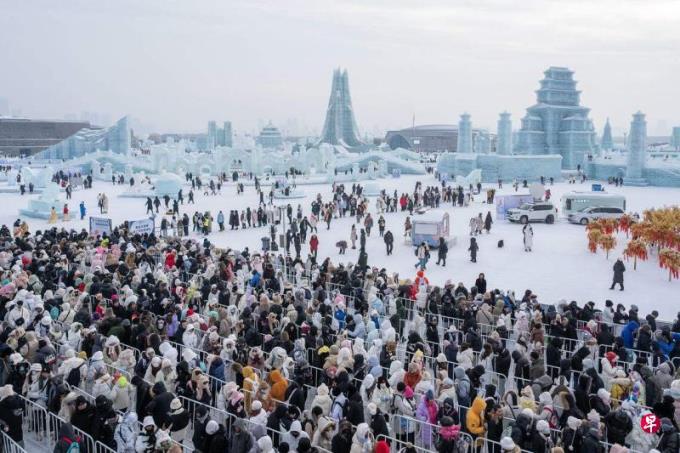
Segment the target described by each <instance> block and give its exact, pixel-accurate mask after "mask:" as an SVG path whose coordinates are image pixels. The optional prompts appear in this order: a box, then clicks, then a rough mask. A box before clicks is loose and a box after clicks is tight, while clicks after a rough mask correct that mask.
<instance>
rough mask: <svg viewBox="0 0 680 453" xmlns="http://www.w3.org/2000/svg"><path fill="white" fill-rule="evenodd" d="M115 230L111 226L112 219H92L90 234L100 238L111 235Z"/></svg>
mask: <svg viewBox="0 0 680 453" xmlns="http://www.w3.org/2000/svg"><path fill="white" fill-rule="evenodd" d="M112 230H113V228H112V226H111V219H107V218H105V217H90V234H91V235H92V236H98V235H101V234H104V233H106V234H111V231H112Z"/></svg>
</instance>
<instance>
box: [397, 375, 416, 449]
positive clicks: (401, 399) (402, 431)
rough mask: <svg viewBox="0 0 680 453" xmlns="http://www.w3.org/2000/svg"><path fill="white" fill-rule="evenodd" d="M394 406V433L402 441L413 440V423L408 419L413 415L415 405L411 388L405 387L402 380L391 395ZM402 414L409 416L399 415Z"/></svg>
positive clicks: (414, 428)
mask: <svg viewBox="0 0 680 453" xmlns="http://www.w3.org/2000/svg"><path fill="white" fill-rule="evenodd" d="M392 399H393V404H392V405H393V406H394V415H395V417H396V421H395V425H394V426H395V433H396V435H397V439H399V440H400V441H402V442H410V443H414V442H415V430H416V426H415V423H414V422H412V421H410V420H409V418H413V417H414V416H415V411H416V405H415V401H414V399H413V390H411V388H410V387H407V386H406V385H405V384H404V383H403V382H399V383H398V384H397V391H396V392H395V394H394V395H393V397H392ZM400 415H403V416H405V417H409V418H403V417H400Z"/></svg>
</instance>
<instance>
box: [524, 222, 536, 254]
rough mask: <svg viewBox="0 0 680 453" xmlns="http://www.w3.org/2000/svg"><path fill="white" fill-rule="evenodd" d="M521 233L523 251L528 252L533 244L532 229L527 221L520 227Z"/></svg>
mask: <svg viewBox="0 0 680 453" xmlns="http://www.w3.org/2000/svg"><path fill="white" fill-rule="evenodd" d="M522 235H523V236H524V251H525V252H530V251H531V248H532V247H533V246H534V229H533V228H532V227H531V225H529V224H528V223H527V224H526V225H524V226H523V227H522Z"/></svg>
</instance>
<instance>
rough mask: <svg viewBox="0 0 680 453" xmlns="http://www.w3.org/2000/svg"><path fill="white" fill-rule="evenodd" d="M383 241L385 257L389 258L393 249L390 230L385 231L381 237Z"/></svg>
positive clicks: (392, 238)
mask: <svg viewBox="0 0 680 453" xmlns="http://www.w3.org/2000/svg"><path fill="white" fill-rule="evenodd" d="M383 240H384V241H385V247H386V248H387V255H388V256H389V255H391V254H392V249H393V248H394V236H393V235H392V232H391V231H390V230H387V232H386V233H385V236H383Z"/></svg>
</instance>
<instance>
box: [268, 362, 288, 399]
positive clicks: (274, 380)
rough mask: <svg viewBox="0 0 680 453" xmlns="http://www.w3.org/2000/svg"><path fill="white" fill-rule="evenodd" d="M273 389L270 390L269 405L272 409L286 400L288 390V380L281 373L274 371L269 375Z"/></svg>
mask: <svg viewBox="0 0 680 453" xmlns="http://www.w3.org/2000/svg"><path fill="white" fill-rule="evenodd" d="M269 380H270V382H271V384H270V385H271V387H270V388H269V395H268V405H269V407H270V408H274V407H276V405H277V404H278V403H279V402H281V401H285V400H286V390H287V389H288V380H286V378H284V377H283V375H282V374H281V371H279V370H274V371H272V372H271V373H270V374H269Z"/></svg>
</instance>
